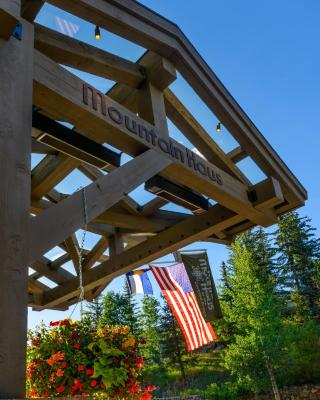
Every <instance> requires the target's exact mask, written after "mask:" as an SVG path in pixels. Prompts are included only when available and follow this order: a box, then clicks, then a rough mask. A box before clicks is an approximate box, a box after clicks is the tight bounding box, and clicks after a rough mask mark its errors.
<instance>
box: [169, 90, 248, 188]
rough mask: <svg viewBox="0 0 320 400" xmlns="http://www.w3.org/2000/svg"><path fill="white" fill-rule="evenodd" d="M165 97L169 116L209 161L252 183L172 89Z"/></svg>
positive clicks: (241, 179)
mask: <svg viewBox="0 0 320 400" xmlns="http://www.w3.org/2000/svg"><path fill="white" fill-rule="evenodd" d="M164 98H165V105H166V112H167V115H168V117H169V118H170V120H171V121H172V122H173V123H174V124H175V125H176V127H177V128H178V129H179V130H180V131H181V132H182V133H183V134H184V135H185V136H186V137H187V138H188V140H189V141H190V142H191V143H192V144H193V145H194V146H195V148H196V149H197V150H199V151H200V153H201V154H202V155H203V156H204V157H205V158H206V159H207V160H208V161H209V162H212V163H213V164H215V165H216V166H217V167H219V168H221V169H222V170H224V171H225V172H227V173H229V174H230V175H232V176H234V177H235V178H237V179H239V180H240V181H241V182H243V183H245V184H246V185H248V184H249V185H250V182H249V181H248V179H247V178H246V177H245V175H244V174H243V173H242V172H241V171H240V170H239V168H237V167H236V166H235V165H234V163H233V162H232V160H230V158H229V157H228V156H227V155H226V154H225V153H224V152H223V150H222V149H221V148H220V147H219V146H218V144H217V143H216V142H215V141H214V140H213V139H212V137H211V136H210V135H209V134H208V132H206V130H205V129H204V128H203V127H202V126H201V125H200V124H199V122H198V121H197V120H196V119H195V118H194V117H193V115H192V114H191V113H190V111H188V110H187V108H186V107H185V106H184V105H183V104H182V103H181V101H180V100H179V99H178V98H177V97H176V96H175V94H174V93H173V92H172V91H171V90H170V89H167V90H166V91H165V95H164Z"/></svg>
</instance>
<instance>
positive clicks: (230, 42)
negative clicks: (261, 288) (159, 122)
mask: <svg viewBox="0 0 320 400" xmlns="http://www.w3.org/2000/svg"><path fill="white" fill-rule="evenodd" d="M141 2H142V3H143V4H145V5H146V6H148V7H150V8H152V9H153V10H155V11H156V12H158V13H159V14H162V15H163V16H165V17H167V18H168V19H170V20H172V21H174V22H176V23H177V24H178V25H179V26H180V28H181V29H182V30H183V31H184V33H185V34H186V35H187V37H188V38H189V39H190V40H191V42H192V43H193V44H194V46H195V47H196V48H197V50H198V51H199V52H200V54H201V55H202V56H203V58H204V59H205V60H206V61H207V63H208V64H209V65H210V67H211V68H212V69H213V70H214V71H215V73H216V74H217V75H218V77H219V78H220V79H221V80H222V82H223V83H224V85H225V86H226V87H227V88H228V90H229V91H230V92H231V93H232V95H233V96H234V97H235V98H236V100H237V101H238V102H239V103H240V105H241V107H242V108H243V109H244V110H245V111H246V112H247V114H248V115H249V116H250V118H251V119H252V120H253V121H254V123H255V124H256V125H257V127H258V128H259V129H260V130H261V132H262V133H263V134H264V135H265V137H266V138H267V140H268V141H269V142H270V143H271V145H272V146H273V147H274V148H275V150H276V151H277V152H278V153H279V154H280V156H281V157H282V158H283V160H284V161H285V162H286V164H287V165H288V166H289V168H290V169H291V170H292V171H293V172H294V173H295V174H296V175H297V177H298V178H299V179H300V181H301V182H302V183H303V185H304V186H305V187H306V189H307V190H308V194H309V200H308V201H307V203H306V206H305V207H304V208H302V209H301V210H300V213H301V214H302V215H308V216H309V217H311V218H312V222H313V225H314V226H315V227H316V228H317V229H318V232H319V229H320V212H319V198H320V188H319V187H320V184H319V170H320V168H319V164H318V161H319V148H320V136H319V106H320V79H319V71H320V52H319V37H320V2H318V1H316V0H313V1H307V2H302V1H301V0H290V1H289V0H281V1H279V0H269V1H259V2H258V1H256V0H243V1H241V2H240V1H238V0H224V1H212V0H201V1H195V0H189V1H185V0H175V1H171V0H161V1H158V0H157V1H156V0H144V1H141ZM57 17H59V18H62V19H64V20H67V21H68V22H70V23H73V24H74V25H76V26H77V27H78V28H77V29H78V31H77V33H76V35H75V37H76V38H79V39H80V40H83V41H86V42H88V43H91V44H94V45H96V46H100V47H101V48H103V49H105V50H107V51H110V52H112V53H115V54H118V55H120V56H122V57H125V58H127V59H129V60H132V61H135V60H136V59H137V58H139V57H140V55H141V54H143V52H144V51H145V49H143V48H141V47H139V46H136V45H134V44H132V43H129V42H127V41H126V40H123V39H121V38H118V37H116V36H115V35H113V34H111V33H109V32H106V31H102V40H101V41H99V42H97V41H95V39H94V35H93V29H94V27H93V26H92V25H91V24H89V23H86V22H84V21H81V20H79V19H78V18H76V17H74V16H72V15H70V14H67V13H65V12H63V11H61V10H58V9H56V8H54V7H52V6H50V5H46V6H45V7H44V8H43V10H42V11H41V13H40V15H39V16H38V22H39V23H41V24H44V25H46V26H49V27H51V28H52V29H56V30H58V29H59V24H58V22H57ZM73 72H74V73H77V74H78V75H79V76H80V77H81V78H82V79H84V80H86V81H87V82H89V83H91V84H92V85H94V86H95V87H97V88H98V89H100V90H104V91H106V90H107V89H108V88H109V87H111V86H112V85H113V82H111V81H107V80H105V79H101V78H96V77H93V76H91V75H89V74H84V73H79V72H77V71H73ZM172 90H174V92H175V93H176V94H177V96H178V97H179V98H180V99H181V100H182V102H183V103H184V104H185V105H186V106H187V107H188V108H189V109H190V111H192V113H193V114H194V115H195V117H196V118H197V119H198V120H199V122H200V123H201V124H202V125H203V126H204V127H205V128H206V129H207V131H208V132H209V133H210V134H211V135H212V137H213V138H214V139H215V140H216V141H217V142H218V143H219V145H220V146H221V147H222V148H223V149H224V150H225V151H229V150H231V149H232V148H233V147H235V145H236V143H235V142H234V141H233V140H232V138H231V136H230V135H229V134H228V132H226V131H225V130H224V131H223V132H222V133H221V134H217V133H216V132H215V125H216V122H217V120H216V118H215V117H214V115H212V113H211V112H210V111H209V110H208V109H207V107H206V106H205V105H204V104H203V103H202V102H201V100H200V99H199V98H198V97H197V96H196V95H195V94H194V92H193V91H192V90H191V89H190V88H189V87H188V85H187V84H186V82H184V80H183V79H182V78H181V77H179V78H178V80H177V81H176V82H175V83H174V84H173V85H172ZM169 129H170V134H171V135H172V136H173V137H174V138H175V139H176V140H179V141H181V142H182V143H183V144H185V145H186V146H187V147H189V148H192V147H193V146H192V145H191V144H190V143H189V142H188V141H187V140H186V139H185V138H184V137H183V136H182V135H181V133H180V132H179V131H178V130H177V129H176V128H175V127H174V126H173V125H172V124H169ZM128 159H129V158H128V157H125V158H124V162H125V161H127V160H128ZM39 160H40V157H34V158H33V160H32V163H33V166H34V165H36V163H37V162H39ZM241 168H242V169H243V170H244V171H245V172H246V173H247V174H248V175H249V176H250V177H251V178H252V180H253V181H259V180H261V179H262V177H263V174H262V173H261V172H260V171H259V170H258V169H257V168H255V166H254V165H253V164H252V163H250V162H248V161H245V162H243V163H242V164H241ZM88 183H89V181H88V180H87V179H85V178H84V177H83V176H82V175H81V174H80V173H78V172H75V173H73V174H72V175H71V176H70V177H69V178H68V179H66V180H65V181H64V182H63V183H62V184H61V185H59V186H58V187H57V188H58V189H59V190H61V191H63V192H65V193H72V192H73V191H75V190H76V189H77V188H79V187H80V186H84V185H86V184H88ZM133 196H134V198H135V199H136V200H137V201H139V202H140V203H145V202H146V201H148V200H149V199H150V198H151V196H150V195H149V194H146V193H145V192H143V191H142V188H139V189H137V190H136V191H135V192H134V193H133ZM80 237H81V232H79V238H80ZM96 239H97V238H95V237H94V235H88V238H87V244H88V245H92V244H93V243H94V242H95V240H96ZM189 248H196V249H199V248H206V249H207V250H208V254H209V259H210V263H211V267H212V270H213V274H214V277H215V279H216V280H218V278H219V265H220V264H221V261H222V260H224V259H226V258H227V249H226V248H225V247H224V246H222V245H215V244H209V243H208V244H207V243H196V244H194V245H192V246H189ZM57 255H58V252H57V250H54V251H52V252H51V254H50V256H52V257H55V256H57ZM165 259H169V260H172V259H173V257H172V256H170V255H169V256H167V257H166V258H165ZM68 268H70V271H71V270H72V267H71V266H69V267H68ZM122 283H123V277H120V278H118V279H116V280H115V281H114V282H112V283H111V285H110V286H109V288H110V289H113V290H120V289H121V286H122ZM153 283H154V281H153ZM153 286H154V288H155V289H156V290H155V291H156V295H158V293H159V290H158V289H157V288H156V284H155V283H154V285H153ZM69 314H70V311H68V312H66V313H62V312H54V311H48V310H46V311H42V312H41V313H37V312H32V311H31V310H29V326H30V327H32V326H34V325H35V324H37V323H39V322H40V321H41V320H44V321H50V320H51V319H59V318H64V317H65V316H68V315H69ZM77 315H78V310H76V311H75V313H74V317H77Z"/></svg>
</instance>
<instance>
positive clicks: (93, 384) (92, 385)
mask: <svg viewBox="0 0 320 400" xmlns="http://www.w3.org/2000/svg"><path fill="white" fill-rule="evenodd" d="M96 384H97V381H96V380H95V379H93V380H92V381H91V382H90V386H91V387H93V388H94V387H95V386H96Z"/></svg>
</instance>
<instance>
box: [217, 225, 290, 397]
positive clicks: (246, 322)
mask: <svg viewBox="0 0 320 400" xmlns="http://www.w3.org/2000/svg"><path fill="white" fill-rule="evenodd" d="M269 245H270V244H269V241H268V240H267V238H266V236H265V235H264V234H261V232H259V230H258V231H255V232H247V233H245V234H243V235H240V236H239V237H238V238H237V239H236V240H235V242H234V244H233V245H232V247H231V259H230V263H231V264H232V269H233V272H232V274H231V276H230V278H229V279H230V284H231V290H230V289H226V292H227V294H228V295H229V296H230V297H231V299H232V301H231V302H230V304H227V303H225V304H224V317H225V320H226V321H227V322H228V323H230V324H232V326H233V330H234V336H233V338H232V342H231V344H230V345H229V346H228V347H227V349H226V354H225V365H226V367H227V368H228V369H229V370H230V371H231V373H232V374H234V375H235V376H236V377H237V379H238V381H239V382H241V383H244V384H246V385H247V387H248V388H249V389H254V390H255V391H259V390H261V389H268V388H269V387H270V386H272V388H273V390H274V393H275V398H276V399H278V398H279V393H278V389H277V385H276V379H275V376H276V374H277V372H278V371H279V370H280V368H279V365H280V364H279V363H280V359H281V348H282V343H281V332H282V321H281V318H282V304H281V303H280V301H279V297H278V296H277V294H276V291H275V287H274V286H275V284H274V280H273V278H272V275H271V273H270V265H271V264H272V251H271V249H270V247H269ZM257 249H259V251H260V253H257ZM258 262H261V265H259V263H258ZM270 383H271V384H270Z"/></svg>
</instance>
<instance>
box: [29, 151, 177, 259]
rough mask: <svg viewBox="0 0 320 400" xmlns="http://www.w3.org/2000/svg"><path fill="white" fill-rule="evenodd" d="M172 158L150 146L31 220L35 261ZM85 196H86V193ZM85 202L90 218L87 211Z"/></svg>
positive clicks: (31, 238)
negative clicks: (151, 148)
mask: <svg viewBox="0 0 320 400" xmlns="http://www.w3.org/2000/svg"><path fill="white" fill-rule="evenodd" d="M170 163H171V161H170V160H169V159H168V158H167V157H165V156H162V155H160V154H159V153H156V152H155V151H154V150H148V151H146V152H145V153H143V154H141V155H140V156H138V157H136V158H134V159H133V160H131V161H129V162H128V163H126V164H125V165H124V166H122V167H120V168H118V169H116V170H114V171H112V172H111V173H109V174H108V175H105V176H103V177H101V178H99V179H98V180H97V181H95V182H94V183H92V184H91V185H89V186H87V187H86V188H85V189H83V190H84V193H85V194H84V193H83V190H82V191H79V192H76V193H74V194H73V195H72V196H69V197H68V198H66V199H65V200H62V201H61V202H59V203H58V204H57V205H55V206H53V207H50V208H48V209H47V210H45V211H44V212H42V213H41V214H40V215H39V216H37V217H34V218H31V220H30V253H29V260H28V262H29V263H30V262H33V261H35V260H36V259H37V258H39V257H40V256H41V255H42V254H44V253H46V252H47V251H48V250H50V249H51V248H52V247H54V246H56V245H57V244H59V243H61V242H62V241H63V240H65V239H66V238H67V237H69V236H71V235H72V234H73V233H74V232H76V231H77V230H78V229H79V228H81V227H83V226H84V225H85V223H86V222H87V223H88V222H90V221H92V220H93V219H94V218H96V217H97V216H99V215H100V214H102V213H103V212H104V211H106V210H108V209H109V208H110V207H112V206H113V205H114V204H116V203H117V202H118V201H119V200H121V199H122V198H123V197H125V196H126V195H127V194H128V193H129V192H131V191H132V190H133V189H135V188H136V187H137V186H139V185H141V184H142V183H143V182H145V181H146V180H147V179H149V178H150V177H152V176H153V175H155V174H157V173H158V172H160V171H161V170H163V169H164V168H165V167H167V166H168V165H169V164H170ZM84 196H85V197H84ZM84 198H85V202H86V214H87V221H86V218H85V212H84Z"/></svg>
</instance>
